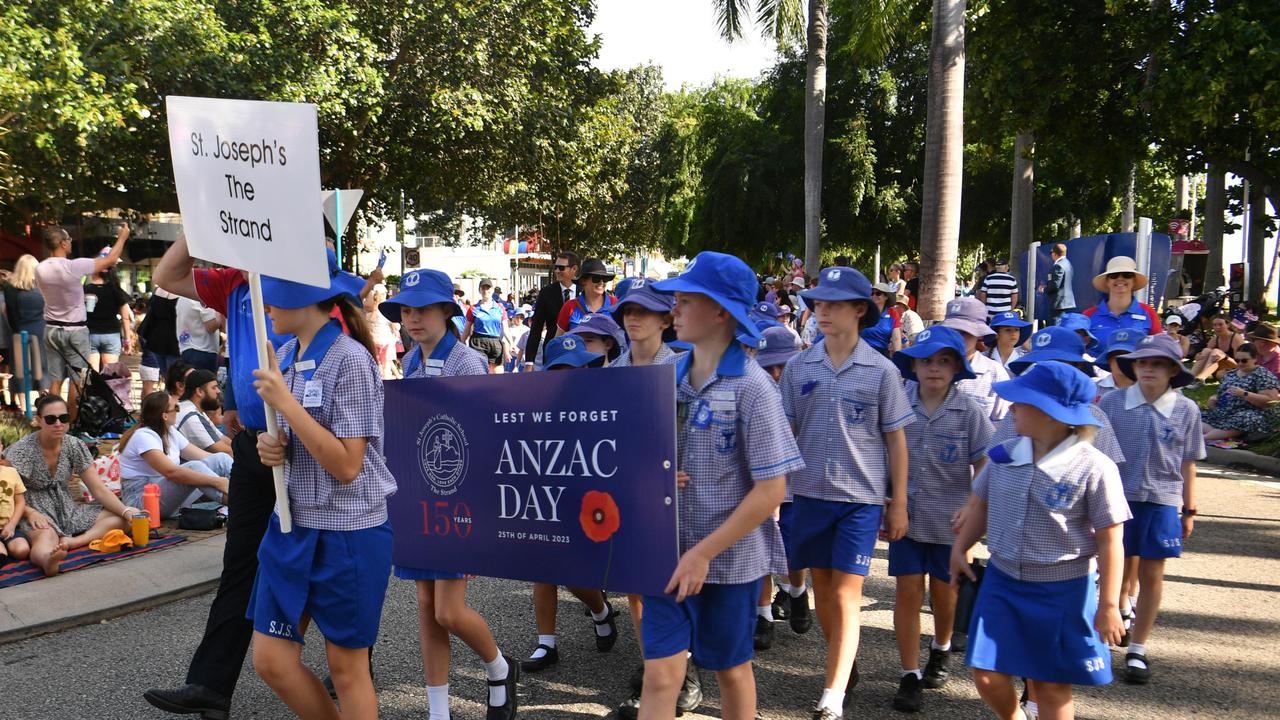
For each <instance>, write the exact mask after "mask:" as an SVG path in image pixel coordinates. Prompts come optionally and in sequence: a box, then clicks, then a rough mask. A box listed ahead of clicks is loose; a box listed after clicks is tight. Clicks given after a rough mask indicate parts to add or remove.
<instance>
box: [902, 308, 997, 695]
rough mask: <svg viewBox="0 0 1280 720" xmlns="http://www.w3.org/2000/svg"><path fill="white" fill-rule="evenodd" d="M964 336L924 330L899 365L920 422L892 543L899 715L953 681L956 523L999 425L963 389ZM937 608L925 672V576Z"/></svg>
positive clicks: (912, 430)
mask: <svg viewBox="0 0 1280 720" xmlns="http://www.w3.org/2000/svg"><path fill="white" fill-rule="evenodd" d="M964 352H965V346H964V338H962V337H960V333H958V332H956V331H955V330H952V329H951V328H948V327H935V328H929V329H927V330H923V331H921V332H920V334H919V335H917V336H916V344H915V345H913V346H911V347H909V348H906V349H904V350H900V351H898V352H897V353H896V354H895V355H894V357H893V360H894V364H896V365H897V366H898V369H899V370H901V371H902V376H903V377H904V378H907V379H908V380H914V381H915V382H913V383H910V384H909V385H907V399H908V400H909V401H910V402H911V407H912V409H913V410H914V411H915V422H913V423H911V424H910V425H908V426H907V427H906V433H907V459H908V466H907V468H908V469H907V499H908V504H907V513H908V515H909V516H910V518H911V526H910V529H909V530H908V531H907V535H906V537H904V538H902V539H901V540H897V541H895V542H892V543H889V574H890V575H892V576H894V577H896V578H897V593H896V597H895V599H894V605H893V630H894V635H895V636H896V637H897V641H898V653H899V655H900V656H901V658H902V677H901V679H900V680H899V681H898V692H897V694H896V695H894V698H893V707H894V709H895V710H901V711H903V712H916V711H918V710H919V709H920V706H921V704H922V703H923V699H924V698H923V692H922V689H921V688H922V687H925V688H940V687H942V686H943V685H944V684H946V682H947V678H948V677H949V676H950V669H949V668H948V662H949V659H950V655H951V632H952V629H953V628H954V627H955V618H956V590H955V587H954V586H952V585H951V573H950V558H951V542H952V540H953V539H954V537H955V536H954V535H953V533H952V531H951V518H952V516H953V515H954V514H955V513H956V511H957V510H959V509H960V508H961V507H963V506H964V504H965V501H966V500H968V499H969V493H970V490H969V488H970V483H971V482H972V480H973V476H974V473H976V472H978V471H980V470H981V469H982V466H983V464H984V463H985V462H986V451H987V446H988V445H989V443H990V440H991V434H992V427H991V421H990V420H989V419H988V418H987V412H986V411H985V410H984V409H983V408H982V406H980V405H979V404H978V402H977V401H976V400H974V399H973V398H971V397H969V396H968V395H966V394H965V393H963V392H961V391H959V390H957V389H956V388H955V384H956V383H957V382H958V381H960V380H965V379H968V378H972V377H973V370H972V369H970V367H969V363H967V362H965V360H964ZM926 575H927V576H929V606H930V608H931V609H932V610H933V629H934V632H933V641H932V642H931V643H930V646H929V661H928V663H927V664H926V665H925V668H924V672H923V673H922V672H921V671H920V610H921V609H922V608H923V606H924V593H925V576H926Z"/></svg>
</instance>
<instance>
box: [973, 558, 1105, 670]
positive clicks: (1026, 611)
mask: <svg viewBox="0 0 1280 720" xmlns="http://www.w3.org/2000/svg"><path fill="white" fill-rule="evenodd" d="M1096 581H1097V573H1089V574H1088V575H1082V576H1080V577H1078V578H1075V579H1072V580H1058V581H1055V582H1026V581H1023V580H1015V579H1014V578H1012V577H1010V576H1009V575H1006V574H1005V573H1003V572H1000V569H999V568H998V567H996V566H995V564H994V563H992V564H989V565H988V566H987V572H986V574H985V575H984V576H983V579H982V586H981V587H980V588H978V598H977V600H975V601H974V606H973V619H972V620H970V621H969V650H968V653H967V655H966V657H965V662H966V663H967V664H968V665H969V667H972V668H977V669H979V670H991V671H995V672H999V673H1004V674H1006V675H1014V676H1020V677H1025V678H1030V679H1032V680H1043V681H1045V682H1054V683H1069V684H1071V685H1106V684H1107V683H1110V682H1111V650H1110V648H1108V647H1107V644H1106V643H1104V642H1103V641H1102V638H1100V637H1099V636H1098V633H1097V631H1096V630H1094V629H1093V616H1094V614H1095V613H1097V611H1098V588H1097V586H1096V584H1095V583H1096Z"/></svg>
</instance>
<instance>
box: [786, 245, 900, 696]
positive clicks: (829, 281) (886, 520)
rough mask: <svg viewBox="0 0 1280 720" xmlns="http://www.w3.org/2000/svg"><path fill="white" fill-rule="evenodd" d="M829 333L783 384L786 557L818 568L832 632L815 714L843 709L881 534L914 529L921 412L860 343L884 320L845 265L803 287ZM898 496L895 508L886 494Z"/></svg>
mask: <svg viewBox="0 0 1280 720" xmlns="http://www.w3.org/2000/svg"><path fill="white" fill-rule="evenodd" d="M801 297H802V298H803V299H804V301H805V302H806V303H807V304H809V305H811V306H812V307H813V309H814V314H815V315H816V317H817V320H818V328H819V329H820V330H821V331H822V333H823V335H824V337H823V339H822V340H820V341H818V342H817V343H816V344H815V345H814V346H813V347H811V348H809V349H808V350H805V351H804V352H802V353H800V354H799V355H797V356H796V357H795V358H793V359H792V360H791V361H790V362H788V363H787V367H786V369H785V370H784V371H783V373H782V382H781V385H780V389H781V391H782V404H783V407H784V408H785V409H786V412H787V417H788V418H789V419H791V421H792V423H793V424H794V426H795V429H796V438H797V441H798V443H799V445H800V450H801V454H802V455H803V457H804V460H805V469H804V470H802V471H800V472H798V473H796V474H795V475H794V476H793V477H792V482H791V490H792V492H793V494H794V495H795V500H794V507H795V510H794V518H793V521H792V529H791V538H790V540H791V546H790V552H789V558H788V559H789V561H790V565H791V566H792V567H797V568H809V569H810V571H811V573H812V575H813V593H814V605H815V606H816V608H817V612H818V620H819V622H821V623H822V630H823V634H824V635H825V636H826V639H827V662H826V678H825V684H824V686H823V691H822V697H821V698H820V699H819V701H818V703H817V706H816V707H815V708H814V710H813V717H814V718H815V720H832V719H834V718H838V717H840V716H841V713H842V712H843V707H844V704H845V703H844V701H845V697H846V695H847V692H848V690H849V688H851V687H852V685H854V684H856V682H857V680H856V678H857V673H856V665H855V660H856V659H857V654H858V635H859V614H860V612H861V607H862V585H863V581H864V580H865V579H866V575H867V573H868V572H869V571H870V569H871V556H872V553H873V552H874V551H875V544H876V538H877V535H878V534H879V532H880V529H881V525H882V524H883V525H884V529H885V531H886V534H887V535H888V539H889V540H898V539H900V538H902V537H903V536H904V535H905V534H906V532H907V439H906V434H905V432H904V430H903V428H905V427H906V426H907V425H909V424H911V423H912V422H914V421H915V413H914V412H913V411H912V409H911V403H910V402H909V401H908V400H907V395H906V393H905V392H904V391H903V389H902V376H901V375H900V374H899V373H898V369H897V368H896V367H894V365H893V363H892V362H890V361H889V360H888V359H887V358H885V357H884V356H883V355H881V354H880V353H879V352H878V351H876V350H875V349H873V348H872V347H871V346H870V344H869V343H865V342H861V341H860V337H859V333H860V332H861V331H864V330H866V329H867V328H868V327H871V326H872V325H874V324H875V323H876V321H877V320H878V317H877V313H876V312H875V306H874V305H873V304H872V301H871V283H870V282H868V281H867V279H866V278H865V277H864V276H863V275H862V273H860V272H858V271H857V270H854V269H853V268H848V267H831V268H826V269H825V270H823V271H822V273H821V274H820V275H819V280H818V286H817V287H816V288H812V289H810V290H806V291H804V292H803V293H801ZM886 496H891V497H892V500H891V501H889V503H888V505H889V507H888V512H885V507H884V506H885V498H886Z"/></svg>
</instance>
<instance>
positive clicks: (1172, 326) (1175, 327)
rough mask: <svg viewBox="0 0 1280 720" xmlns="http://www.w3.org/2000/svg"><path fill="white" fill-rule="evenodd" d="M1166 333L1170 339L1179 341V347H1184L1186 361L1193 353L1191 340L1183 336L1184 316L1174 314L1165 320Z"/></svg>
mask: <svg viewBox="0 0 1280 720" xmlns="http://www.w3.org/2000/svg"><path fill="white" fill-rule="evenodd" d="M1164 331H1165V333H1166V334H1168V335H1169V337H1171V338H1173V339H1174V340H1177V341H1178V345H1180V346H1181V347H1182V357H1183V358H1184V359H1185V358H1186V357H1187V355H1188V354H1190V352H1191V338H1189V337H1187V336H1186V335H1183V334H1182V316H1181V315H1179V314H1178V313H1174V314H1172V315H1170V316H1169V317H1167V318H1165V319H1164Z"/></svg>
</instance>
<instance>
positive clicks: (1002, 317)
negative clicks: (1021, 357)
mask: <svg viewBox="0 0 1280 720" xmlns="http://www.w3.org/2000/svg"><path fill="white" fill-rule="evenodd" d="M987 324H988V325H990V326H991V328H992V329H993V330H999V329H1000V328H1002V327H1015V328H1018V329H1019V330H1021V331H1022V332H1021V333H1020V334H1019V335H1018V344H1019V345H1021V344H1023V343H1025V342H1026V341H1027V338H1029V337H1031V323H1029V322H1027V321H1026V320H1023V319H1022V316H1021V315H1019V314H1018V313H1016V312H1013V311H1009V312H1002V313H996V315H995V317H993V318H991V321H990V322H988V323H987ZM989 338H990V339H991V342H988V343H987V344H988V345H991V344H993V343H994V342H995V340H994V338H995V336H994V335H991V336H989Z"/></svg>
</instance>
